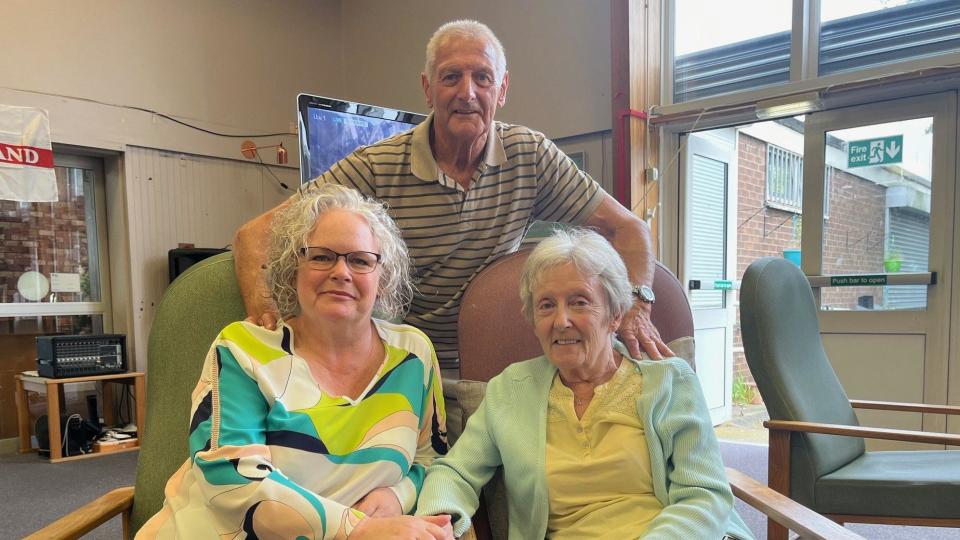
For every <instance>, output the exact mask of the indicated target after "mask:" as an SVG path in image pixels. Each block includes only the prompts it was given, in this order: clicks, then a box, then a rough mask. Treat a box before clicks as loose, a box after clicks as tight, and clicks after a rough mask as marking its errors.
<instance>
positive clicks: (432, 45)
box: [423, 19, 507, 86]
mask: <svg viewBox="0 0 960 540" xmlns="http://www.w3.org/2000/svg"><path fill="white" fill-rule="evenodd" d="M454 38H465V39H476V40H481V41H485V42H487V43H489V44H490V45H493V48H494V50H495V51H496V53H497V57H496V62H495V64H494V73H493V75H494V80H495V81H496V83H497V86H499V85H500V83H502V82H503V75H504V74H505V73H506V72H507V56H506V54H505V53H504V52H503V45H502V44H501V43H500V40H499V39H497V36H496V35H495V34H494V33H493V30H490V27H489V26H487V25H485V24H483V23H482V22H478V21H474V20H470V19H462V20H459V21H451V22H448V23H446V24H444V25H442V26H440V28H437V31H436V32H434V33H433V36H432V37H431V38H430V41H428V42H427V61H426V63H425V64H424V66H423V73H424V74H425V75H426V76H427V79H428V80H430V81H433V75H434V73H433V70H434V67H436V64H437V50H438V49H440V47H441V46H442V45H443V44H444V43H446V42H447V41H449V40H451V39H454Z"/></svg>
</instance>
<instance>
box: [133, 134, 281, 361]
mask: <svg viewBox="0 0 960 540" xmlns="http://www.w3.org/2000/svg"><path fill="white" fill-rule="evenodd" d="M124 164H125V167H124V168H125V177H126V193H127V223H128V224H129V235H130V246H129V247H130V268H131V280H130V284H131V307H132V310H133V334H134V336H136V340H135V344H134V345H133V346H132V350H133V351H134V353H135V361H136V367H137V369H139V370H145V369H146V364H147V355H146V345H147V343H146V342H147V339H146V338H147V336H148V335H149V331H150V324H151V323H152V322H153V316H154V313H155V309H156V305H157V304H158V303H159V302H160V297H161V296H162V295H163V292H164V291H165V290H166V288H167V285H168V282H169V278H168V268H167V252H168V251H169V250H171V249H173V248H176V247H177V244H178V243H181V242H183V243H192V244H194V245H195V246H196V247H213V248H220V247H225V246H227V245H228V244H230V243H231V242H233V235H234V233H235V232H236V230H237V228H238V227H240V225H242V224H243V223H245V222H246V221H247V220H249V219H250V218H251V217H253V216H256V215H258V214H261V213H263V212H265V211H266V210H268V209H270V208H272V207H274V206H276V205H277V204H279V203H280V202H282V201H283V200H284V199H286V198H287V197H289V196H290V195H291V194H292V192H290V191H284V190H283V189H282V188H280V186H279V185H278V184H277V182H276V180H275V179H274V178H273V177H272V176H271V175H270V174H269V172H267V171H266V170H265V169H264V167H263V166H261V165H260V164H258V163H257V164H253V163H245V162H241V161H232V160H225V159H216V158H208V157H202V156H194V155H189V154H180V153H173V152H166V151H161V150H154V149H150V148H139V147H129V148H127V152H126V154H125V158H124ZM272 170H273V172H274V173H275V174H277V175H278V176H279V177H280V178H281V179H282V180H283V182H284V183H286V184H287V185H288V186H291V189H296V186H297V185H298V182H299V181H298V178H297V172H296V171H295V170H292V169H288V168H281V167H273V168H272Z"/></svg>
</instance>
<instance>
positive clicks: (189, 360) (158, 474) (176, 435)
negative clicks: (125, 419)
mask: <svg viewBox="0 0 960 540" xmlns="http://www.w3.org/2000/svg"><path fill="white" fill-rule="evenodd" d="M245 316H246V313H245V310H244V307H243V301H242V299H241V297H240V290H239V288H238V287H237V280H236V274H235V273H234V266H233V254H232V253H222V254H220V255H216V256H214V257H211V258H209V259H206V260H203V261H201V262H199V263H197V264H195V265H193V266H191V267H190V268H189V269H188V270H187V271H186V272H184V273H183V274H182V275H181V276H180V277H178V278H177V279H176V280H175V281H174V282H173V283H171V284H170V287H169V288H167V291H166V293H164V295H163V298H162V299H161V300H160V304H159V305H158V306H157V311H156V317H155V318H154V320H153V326H152V327H151V330H150V341H149V344H148V345H147V357H148V359H149V363H148V365H147V426H146V430H145V437H144V439H143V441H142V445H141V447H140V456H139V461H138V462H137V483H136V487H135V490H134V502H133V513H132V516H131V531H132V532H133V533H136V531H138V530H139V529H140V527H141V526H142V525H143V524H144V522H146V520H147V519H149V518H150V516H152V515H153V514H155V513H156V512H157V511H158V510H160V507H161V505H162V504H163V488H164V486H165V485H166V483H167V480H168V479H169V478H170V476H171V475H172V474H173V473H174V472H175V471H176V470H177V469H178V468H179V467H180V465H182V464H183V462H184V460H186V459H187V456H188V454H189V448H188V445H187V438H188V435H189V434H188V431H189V424H190V404H191V394H192V392H193V389H194V387H195V386H196V384H197V380H198V379H199V378H200V369H201V368H202V367H203V360H204V358H205V356H206V354H207V350H208V349H209V347H210V344H211V343H213V339H214V338H215V337H216V336H217V333H218V332H220V330H222V329H223V327H225V326H226V325H227V324H229V323H231V322H233V321H237V320H241V319H243V318H244V317H245Z"/></svg>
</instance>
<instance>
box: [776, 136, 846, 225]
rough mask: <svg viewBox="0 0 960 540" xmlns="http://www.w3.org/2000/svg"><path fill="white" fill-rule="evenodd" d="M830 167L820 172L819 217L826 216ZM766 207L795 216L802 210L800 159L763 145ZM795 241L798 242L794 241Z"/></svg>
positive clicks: (827, 213)
mask: <svg viewBox="0 0 960 540" xmlns="http://www.w3.org/2000/svg"><path fill="white" fill-rule="evenodd" d="M833 174H834V168H833V167H831V166H830V165H827V166H826V168H825V169H824V172H823V181H824V188H823V217H825V218H828V217H830V179H831V178H832V177H833ZM766 204H767V206H772V207H774V208H779V209H781V210H787V211H788V212H794V213H797V214H799V213H800V212H801V210H802V209H803V157H801V156H800V154H797V153H794V152H791V151H789V150H784V149H783V148H780V147H779V146H776V145H773V144H768V145H767V190H766ZM797 240H798V241H799V239H797Z"/></svg>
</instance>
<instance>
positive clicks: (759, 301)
mask: <svg viewBox="0 0 960 540" xmlns="http://www.w3.org/2000/svg"><path fill="white" fill-rule="evenodd" d="M740 325H741V332H742V335H743V347H744V352H745V353H746V357H747V363H748V364H749V366H750V371H751V372H752V373H753V377H754V379H755V380H756V382H757V388H758V390H759V391H760V395H761V396H763V401H764V403H766V406H767V409H768V411H769V413H770V421H769V422H766V423H765V425H766V426H767V428H768V429H769V435H770V454H769V456H770V457H769V485H770V487H771V488H773V489H774V490H776V491H779V492H780V493H783V494H785V495H788V496H789V497H791V498H792V499H794V500H796V501H798V502H800V503H801V504H803V505H805V506H807V507H809V508H811V509H813V510H815V511H817V512H819V513H821V514H825V515H827V516H828V517H830V518H831V519H834V520H835V521H837V522H839V523H845V522H860V523H884V524H897V525H925V526H940V527H960V451H949V450H925V451H885V452H867V451H865V445H864V441H863V438H864V437H866V438H877V439H889V440H899V441H912V442H923V443H933V444H939V445H960V435H952V434H938V433H926V432H917V431H900V430H889V429H874V428H866V427H861V426H860V424H859V422H858V421H857V416H856V414H854V408H863V409H878V410H898V411H910V412H921V413H933V414H960V407H949V406H936V405H921V404H904V403H885V402H875V401H852V400H849V399H847V395H846V393H845V392H844V390H843V387H842V386H841V385H840V381H839V380H838V379H837V376H836V374H835V373H834V371H833V367H832V366H831V365H830V360H829V359H828V358H827V355H826V353H825V352H824V350H823V344H822V342H821V339H820V329H819V326H818V323H817V306H816V303H815V301H814V297H813V293H812V291H811V289H810V284H809V282H808V281H807V279H806V276H804V274H803V273H802V272H801V271H800V269H799V268H797V267H796V265H794V264H792V263H790V262H789V261H786V260H784V259H779V258H765V259H759V260H757V261H755V262H754V263H753V264H751V265H750V267H749V268H747V271H746V273H745V274H744V276H743V281H742V284H741V291H740ZM768 538H771V539H776V538H783V539H785V538H786V531H785V530H783V529H782V528H779V527H777V526H776V524H773V523H769V522H768Z"/></svg>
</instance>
